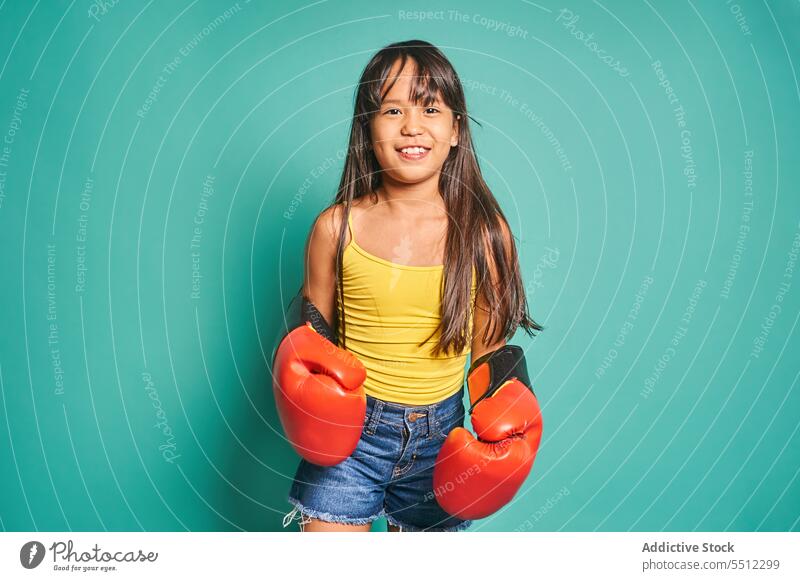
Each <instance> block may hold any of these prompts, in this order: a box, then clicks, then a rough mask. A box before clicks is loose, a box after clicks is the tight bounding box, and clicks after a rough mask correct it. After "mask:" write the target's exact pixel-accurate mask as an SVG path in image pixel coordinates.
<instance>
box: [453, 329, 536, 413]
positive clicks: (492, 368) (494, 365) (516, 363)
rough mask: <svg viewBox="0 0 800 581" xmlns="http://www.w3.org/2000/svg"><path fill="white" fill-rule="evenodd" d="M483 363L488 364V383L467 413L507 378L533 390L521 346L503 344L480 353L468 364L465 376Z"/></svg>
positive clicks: (491, 393) (489, 395)
mask: <svg viewBox="0 0 800 581" xmlns="http://www.w3.org/2000/svg"><path fill="white" fill-rule="evenodd" d="M484 363H486V364H488V366H489V385H488V386H487V387H486V391H485V392H484V393H483V394H482V395H481V396H480V397H479V398H478V399H477V400H475V402H474V403H472V405H471V406H470V408H469V413H472V410H473V409H474V408H475V406H476V405H478V403H479V402H481V401H483V400H484V399H486V398H487V397H491V396H492V395H493V394H494V392H496V391H497V390H498V389H499V388H500V386H501V385H503V384H504V383H505V382H506V381H508V380H509V379H516V380H517V381H519V382H520V383H522V384H524V385H525V386H526V387H527V388H528V389H530V390H531V392H533V388H532V387H531V380H530V378H529V377H528V365H527V363H526V362H525V352H524V351H523V350H522V347H519V346H517V345H505V346H503V347H500V349H496V350H495V351H490V352H489V353H486V354H485V355H481V356H480V357H479V358H478V359H476V360H475V361H473V362H472V365H470V366H469V371H467V378H468V379H469V376H470V374H471V373H472V372H473V371H474V370H475V369H477V368H478V367H480V366H481V365H483V364H484ZM533 394H534V395H536V393H535V392H533ZM470 399H472V398H470Z"/></svg>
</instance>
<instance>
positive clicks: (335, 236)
mask: <svg viewBox="0 0 800 581" xmlns="http://www.w3.org/2000/svg"><path fill="white" fill-rule="evenodd" d="M351 211H352V210H351ZM343 221H344V207H343V206H342V204H334V205H332V206H329V207H328V208H325V210H323V211H322V212H320V214H319V216H317V219H316V221H315V222H314V226H313V231H314V233H315V235H316V233H318V234H319V235H320V236H321V237H322V238H324V240H325V243H326V246H329V247H330V248H331V250H332V252H334V253H335V252H336V246H337V243H338V240H339V231H340V228H341V227H342V222H343ZM349 241H350V232H349V231H348V230H347V229H345V241H344V243H345V246H346V245H347V244H348V242H349Z"/></svg>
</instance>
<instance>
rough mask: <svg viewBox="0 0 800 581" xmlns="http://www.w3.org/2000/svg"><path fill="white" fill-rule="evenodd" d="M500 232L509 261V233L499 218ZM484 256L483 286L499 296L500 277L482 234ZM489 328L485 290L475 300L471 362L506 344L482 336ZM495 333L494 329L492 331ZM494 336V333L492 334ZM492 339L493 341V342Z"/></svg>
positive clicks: (502, 341)
mask: <svg viewBox="0 0 800 581" xmlns="http://www.w3.org/2000/svg"><path fill="white" fill-rule="evenodd" d="M498 221H499V223H500V231H501V232H502V239H503V249H504V251H505V252H504V254H505V256H506V259H507V260H509V259H510V256H511V244H512V240H511V231H510V230H509V228H508V225H507V224H506V222H505V220H503V219H502V218H500V219H499V220H498ZM483 241H484V254H485V256H486V264H487V270H488V274H489V279H488V280H487V281H486V282H485V283H484V284H491V285H493V287H494V289H495V295H500V294H501V293H502V292H503V289H502V284H501V281H500V276H499V273H498V270H497V264H496V263H495V261H494V254H493V252H492V249H491V246H490V244H489V240H488V235H487V234H484V236H483ZM488 327H489V302H488V300H487V298H486V291H485V289H481V290H480V292H479V293H478V295H477V297H476V299H475V311H474V314H473V319H472V329H473V331H472V356H471V357H472V361H475V360H476V359H478V358H479V357H480V356H481V355H484V354H486V353H489V352H491V351H494V350H496V349H499V348H500V347H503V346H504V345H505V344H506V340H505V337H499V338H497V337H491V336H489V337H486V338H484V334H485V332H486V330H487V329H488ZM492 331H496V329H492ZM493 334H495V335H496V333H493ZM493 339H494V340H493Z"/></svg>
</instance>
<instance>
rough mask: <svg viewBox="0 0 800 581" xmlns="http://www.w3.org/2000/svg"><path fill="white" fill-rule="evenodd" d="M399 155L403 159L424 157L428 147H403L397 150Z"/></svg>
mask: <svg viewBox="0 0 800 581" xmlns="http://www.w3.org/2000/svg"><path fill="white" fill-rule="evenodd" d="M397 151H398V153H399V154H400V157H403V158H405V159H422V158H423V157H425V156H426V155H427V154H428V152H429V151H430V149H428V148H425V147H403V148H402V149H398V150H397Z"/></svg>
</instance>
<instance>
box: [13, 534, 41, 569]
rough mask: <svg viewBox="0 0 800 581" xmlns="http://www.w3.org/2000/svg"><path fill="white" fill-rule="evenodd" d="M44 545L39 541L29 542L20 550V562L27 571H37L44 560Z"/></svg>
mask: <svg viewBox="0 0 800 581" xmlns="http://www.w3.org/2000/svg"><path fill="white" fill-rule="evenodd" d="M44 552H45V551H44V545H43V544H42V543H40V542H39V541H28V542H27V543H25V544H24V545H22V548H21V549H20V550H19V562H20V563H22V566H23V567H25V568H26V569H35V568H36V567H38V566H39V564H40V563H41V562H42V560H43V559H44Z"/></svg>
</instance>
